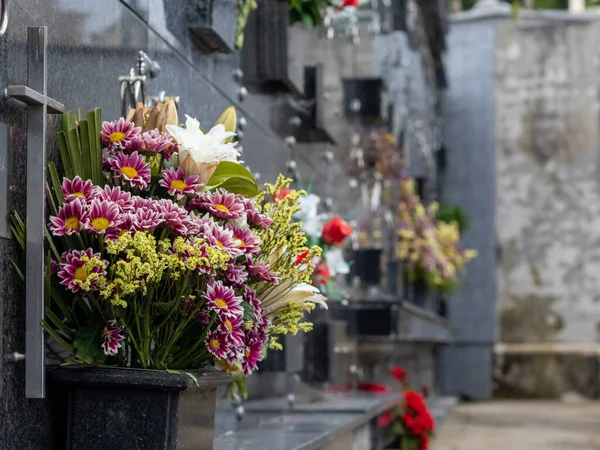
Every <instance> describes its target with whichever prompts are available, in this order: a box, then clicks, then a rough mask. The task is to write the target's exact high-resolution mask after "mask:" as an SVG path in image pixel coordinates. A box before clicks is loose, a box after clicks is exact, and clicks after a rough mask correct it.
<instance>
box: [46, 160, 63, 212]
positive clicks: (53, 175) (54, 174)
mask: <svg viewBox="0 0 600 450" xmlns="http://www.w3.org/2000/svg"><path fill="white" fill-rule="evenodd" d="M48 172H49V173H50V179H51V180H52V188H53V189H54V195H55V197H56V200H57V203H58V205H59V206H61V205H62V204H63V203H64V202H65V196H64V195H63V191H62V183H61V182H60V178H59V177H58V171H57V170H56V166H55V165H54V163H53V162H50V163H48Z"/></svg>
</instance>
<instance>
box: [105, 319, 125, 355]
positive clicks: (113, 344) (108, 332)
mask: <svg viewBox="0 0 600 450" xmlns="http://www.w3.org/2000/svg"><path fill="white" fill-rule="evenodd" d="M122 332H123V328H121V327H119V326H117V321H116V320H109V321H108V322H106V324H105V325H104V330H103V331H102V349H103V350H104V354H105V355H106V356H112V355H116V354H117V353H119V349H120V348H121V341H122V340H123V339H125V336H123V335H122V334H121V333H122Z"/></svg>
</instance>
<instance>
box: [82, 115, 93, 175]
mask: <svg viewBox="0 0 600 450" xmlns="http://www.w3.org/2000/svg"><path fill="white" fill-rule="evenodd" d="M89 130H90V129H89V127H88V121H87V120H80V121H79V131H80V133H81V159H82V164H83V167H82V169H83V174H84V176H85V178H83V179H84V180H92V173H93V171H92V165H93V163H92V149H91V148H90V131H89ZM95 142H96V141H95V140H94V143H95Z"/></svg>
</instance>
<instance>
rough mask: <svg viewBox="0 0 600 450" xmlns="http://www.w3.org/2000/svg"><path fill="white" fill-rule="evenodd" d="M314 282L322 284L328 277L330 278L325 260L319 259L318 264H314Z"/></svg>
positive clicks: (318, 284) (324, 283)
mask: <svg viewBox="0 0 600 450" xmlns="http://www.w3.org/2000/svg"><path fill="white" fill-rule="evenodd" d="M313 273H314V277H315V279H314V283H315V285H317V286H324V285H326V284H327V282H328V281H329V279H330V278H331V272H330V271H329V266H328V265H327V263H326V262H324V261H321V262H319V264H317V265H316V266H315V270H314V272H313Z"/></svg>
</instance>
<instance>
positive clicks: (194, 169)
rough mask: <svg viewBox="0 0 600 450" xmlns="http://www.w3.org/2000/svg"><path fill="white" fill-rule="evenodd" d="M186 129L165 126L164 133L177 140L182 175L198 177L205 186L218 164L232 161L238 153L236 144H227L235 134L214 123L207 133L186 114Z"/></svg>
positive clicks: (235, 159) (235, 160)
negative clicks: (183, 173)
mask: <svg viewBox="0 0 600 450" xmlns="http://www.w3.org/2000/svg"><path fill="white" fill-rule="evenodd" d="M185 117H186V118H187V120H186V122H185V128H182V127H179V126H176V125H167V126H166V128H167V131H168V132H169V134H170V135H171V136H173V138H174V139H175V140H176V141H177V144H178V147H179V166H180V167H181V168H182V169H183V171H184V172H185V175H186V176H188V175H198V176H199V177H200V181H201V182H202V183H206V182H207V181H208V180H209V179H210V177H211V176H212V174H213V173H214V172H215V170H216V169H217V166H218V165H219V163H220V162H221V161H234V162H237V158H238V157H239V156H240V153H239V152H238V151H237V150H236V149H235V143H229V142H227V140H228V139H230V138H231V137H233V136H235V133H233V132H231V131H226V130H225V125H223V124H217V125H215V126H214V127H212V128H211V129H210V130H209V131H208V133H206V134H205V133H203V132H202V130H201V129H200V122H198V121H197V120H196V119H193V118H192V117H190V116H188V115H186V116H185Z"/></svg>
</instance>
